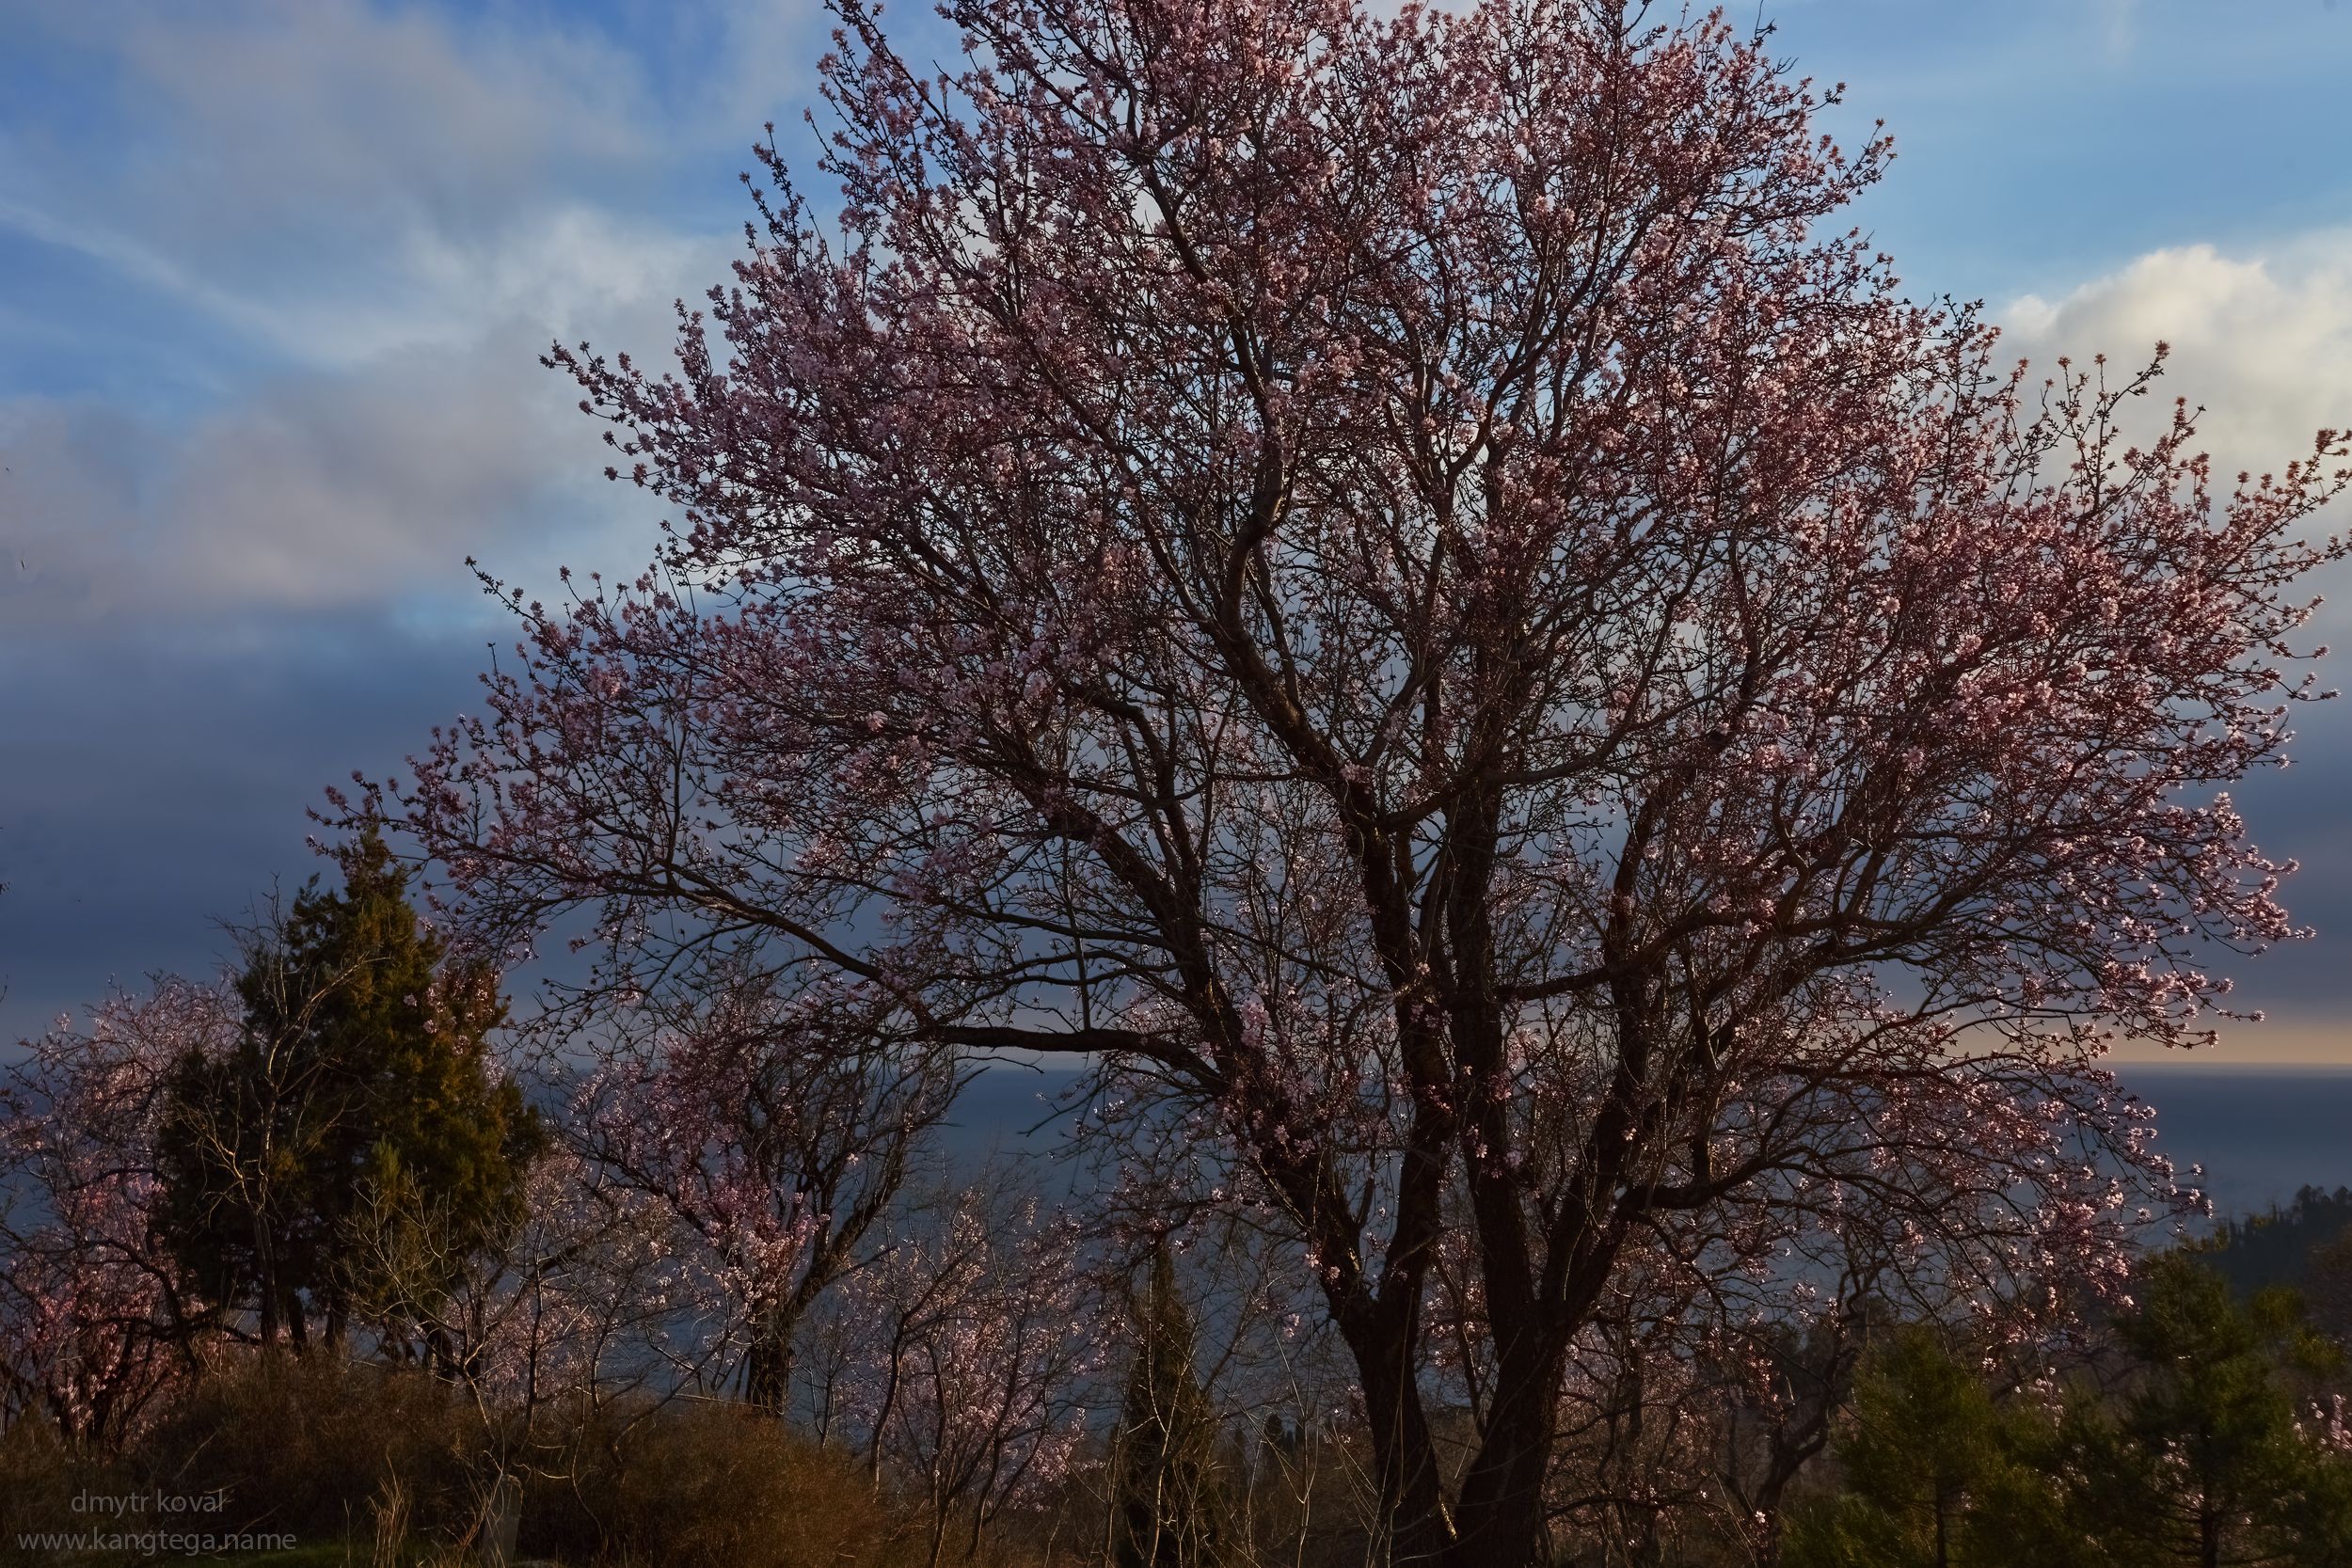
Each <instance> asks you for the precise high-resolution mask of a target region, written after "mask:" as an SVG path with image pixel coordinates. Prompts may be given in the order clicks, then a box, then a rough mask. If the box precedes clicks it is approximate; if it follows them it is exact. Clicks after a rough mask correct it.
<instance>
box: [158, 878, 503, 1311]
mask: <svg viewBox="0 0 2352 1568" xmlns="http://www.w3.org/2000/svg"><path fill="white" fill-rule="evenodd" d="M339 859H340V861H341V864H342V881H343V885H342V889H341V890H340V891H336V892H328V891H326V890H324V889H322V888H321V887H320V885H319V882H318V879H316V878H313V879H311V880H310V882H309V883H308V884H307V885H306V886H305V887H304V888H303V890H302V892H301V893H300V894H299V895H296V897H295V898H294V903H293V905H292V907H291V909H288V910H284V911H273V912H272V914H271V916H270V917H269V918H267V919H265V920H264V921H262V923H260V924H259V925H258V926H257V927H254V928H253V929H251V930H249V931H247V932H246V933H245V936H244V947H245V953H244V967H243V970H242V972H241V974H239V976H238V982H237V989H238V993H239V995H240V997H241V999H242V1000H243V1002H244V1005H245V1025H244V1030H243V1034H242V1037H241V1038H240V1039H239V1041H238V1044H237V1046H236V1048H235V1050H234V1051H232V1052H230V1053H227V1054H226V1055H222V1056H216V1057H207V1056H203V1055H199V1054H195V1053H191V1054H190V1055H188V1056H187V1057H185V1058H183V1060H182V1061H181V1062H180V1063H179V1064H178V1066H177V1068H176V1069H174V1071H173V1073H172V1077H171V1082H170V1085H169V1091H168V1096H167V1108H166V1112H165V1118H164V1126H163V1128H162V1133H161V1137H160V1139H159V1156H160V1160H159V1163H160V1165H161V1174H162V1178H163V1192H162V1200H161V1204H160V1206H159V1218H160V1222H161V1224H162V1226H163V1227H164V1230H165V1233H166V1234H167V1237H168V1238H169V1240H170V1242H171V1244H172V1247H173V1250H174V1251H175V1253H177V1255H178V1256H179V1259H180V1261H181V1263H182V1264H183V1266H184V1267H185V1268H187V1269H188V1270H189V1272H190V1275H191V1276H192V1277H193V1278H194V1279H195V1280H197V1281H198V1282H199V1284H200V1285H201V1286H202V1288H203V1289H204V1291H205V1292H206V1294H207V1295H208V1296H209V1297H210V1299H211V1300H212V1301H213V1302H214V1303H215V1306H216V1307H219V1308H220V1309H222V1310H224V1311H230V1312H235V1311H241V1310H244V1309H247V1308H249V1309H250V1310H251V1311H252V1313H253V1315H254V1320H255V1323H256V1328H257V1332H258V1335H259V1337H260V1338H261V1339H262V1341H263V1342H264V1343H277V1342H279V1341H280V1340H281V1339H282V1340H287V1341H291V1342H292V1343H293V1344H294V1346H295V1347H296V1348H300V1347H302V1346H303V1345H305V1344H307V1343H308V1342H309V1340H310V1332H311V1323H312V1320H313V1319H315V1320H316V1321H317V1325H318V1327H319V1329H320V1331H321V1332H323V1333H324V1335H325V1336H326V1338H327V1339H328V1341H329V1342H340V1341H341V1340H342V1338H343V1337H344V1334H345V1332H346V1330H347V1327H348V1324H349V1322H350V1318H351V1313H352V1307H353V1303H354V1301H355V1298H356V1297H357V1296H359V1295H364V1294H366V1293H367V1292H368V1291H370V1289H371V1287H372V1285H373V1282H372V1281H370V1280H369V1279H367V1278H366V1277H364V1265H363V1264H362V1263H361V1262H360V1261H359V1256H360V1254H359V1249H358V1248H356V1247H355V1246H354V1244H353V1243H354V1241H355V1235H354V1231H355V1227H357V1226H358V1225H359V1224H360V1223H361V1222H362V1217H363V1215H364V1216H365V1218H366V1221H367V1223H371V1224H376V1225H381V1224H383V1223H385V1216H387V1215H397V1216H406V1217H407V1218H406V1221H405V1223H411V1224H418V1225H422V1224H424V1223H426V1222H427V1220H428V1218H429V1220H430V1223H431V1224H432V1225H433V1226H434V1227H435V1229H436V1232H437V1239H438V1241H439V1243H440V1244H439V1245H438V1246H437V1249H436V1252H435V1255H436V1257H437V1259H439V1262H438V1264H437V1267H438V1268H439V1269H440V1270H441V1271H442V1272H443V1273H444V1274H446V1275H448V1278H447V1279H446V1280H444V1281H442V1282H441V1283H442V1284H443V1285H444V1287H445V1286H446V1284H448V1283H453V1279H454V1275H455V1271H456V1270H457V1269H458V1268H460V1267H462V1264H463V1259H464V1256H465V1255H466V1254H467V1253H468V1252H469V1251H470V1250H471V1249H472V1248H473V1247H475V1246H477V1245H478V1244H480V1243H482V1242H483V1241H485V1240H487V1239H489V1238H490V1237H491V1236H493V1235H494V1234H496V1233H497V1232H498V1231H499V1230H500V1229H501V1228H502V1227H507V1226H510V1225H512V1224H513V1223H514V1222H515V1221H516V1218H517V1213H518V1207H519V1202H520V1194H521V1188H522V1179H523V1173H524V1170H525V1168H526V1167H527V1165H528V1164H529V1162H530V1160H531V1158H532V1156H533V1155H534V1154H535V1152H536V1151H537V1149H538V1148H539V1146H540V1143H541V1141H542V1136H543V1134H542V1131H541V1129H540V1126H539V1122H538V1118H537V1117H536V1116H535V1114H534V1113H532V1111H531V1110H530V1109H529V1107H527V1106H526V1105H525V1104H524V1103H523V1101H522V1097H521V1094H520V1091H519V1090H518V1089H517V1088H516V1085H514V1084H513V1083H512V1082H511V1081H509V1080H506V1079H504V1078H502V1077H501V1076H500V1075H499V1074H497V1073H496V1072H495V1071H494V1070H493V1068H492V1065H491V1062H490V1060H489V1055H488V1044H487V1040H488V1036H489V1034H490V1032H491V1031H492V1030H493V1029H495V1028H497V1027H498V1025H499V1024H500V1023H501V1022H502V1021H503V1019H504V1017H505V1006H504V1003H503V1002H502V1000H501V998H500V996H499V994H498V987H497V976H496V975H495V974H493V973H492V972H490V971H489V970H487V969H485V968H484V967H482V966H479V965H477V964H474V963H471V962H469V961H466V960H461V959H458V958H453V957H452V956H451V955H450V954H449V952H448V951H447V946H446V943H445V942H443V941H442V939H441V938H440V937H439V936H438V934H437V933H435V932H434V931H432V930H430V929H429V928H427V927H424V926H423V925H421V923H420V921H419V920H418V918H417V913H416V911H415V909H414V908H413V907H412V906H411V905H410V904H409V902H408V897H407V888H408V878H407V873H406V871H405V868H403V867H402V866H400V865H399V864H398V863H396V862H394V861H393V859H392V857H391V853H390V851H389V848H387V847H386V846H385V844H384V843H383V841H382V839H381V838H380V837H379V836H377V835H376V834H375V833H373V832H367V833H363V834H361V835H359V836H358V838H356V839H355V840H354V841H353V842H352V843H351V844H350V845H348V846H347V847H345V848H344V849H343V850H342V853H341V854H340V856H339ZM415 1289H416V1282H414V1281H409V1282H404V1290H405V1291H409V1292H410V1293H412V1294H413V1292H414V1291H415Z"/></svg>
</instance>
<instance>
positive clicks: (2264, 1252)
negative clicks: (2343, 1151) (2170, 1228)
mask: <svg viewBox="0 0 2352 1568" xmlns="http://www.w3.org/2000/svg"><path fill="white" fill-rule="evenodd" d="M2347 1228H2352V1187H2338V1188H2337V1189H2336V1190H2335V1191H2334V1192H2332V1193H2331V1192H2327V1191H2324V1190H2322V1189H2320V1188H2318V1187H2305V1188H2303V1189H2302V1190H2301V1191H2300V1192H2297V1193H2296V1195H2295V1200H2294V1201H2293V1202H2291V1203H2288V1204H2286V1205H2284V1206H2283V1207H2282V1206H2280V1205H2279V1204H2275V1203H2274V1204H2272V1205H2271V1206H2270V1207H2269V1209H2268V1210H2266V1211H2265V1212H2262V1213H2258V1214H2249V1215H2247V1216H2245V1217H2243V1218H2238V1219H2231V1220H2225V1221H2224V1222H2222V1224H2221V1226H2220V1227H2219V1228H2217V1230H2215V1232H2214V1233H2213V1235H2212V1236H2210V1237H2209V1238H2207V1239H2206V1240H2204V1241H2202V1242H2201V1243H2198V1247H2199V1250H2200V1251H2201V1252H2203V1253H2205V1254H2206V1260H2207V1261H2208V1262H2210V1263H2211V1264H2213V1266H2214V1267H2215V1268H2217V1269H2218V1270H2219V1271H2220V1272H2221V1275H2222V1276H2223V1277H2224V1278H2226V1279H2228V1280H2229V1282H2230V1284H2231V1286H2232V1287H2233V1289H2234V1290H2236V1291H2237V1292H2238V1293H2239V1294H2241V1295H2250V1294H2252V1293H2253V1292H2254V1291H2258V1290H2261V1289H2262V1288H2263V1287H2265V1286H2266V1285H2291V1286H2294V1287H2296V1288H2297V1289H2298V1290H2299V1289H2301V1288H2302V1286H2303V1283H2304V1275H2305V1271H2306V1267H2307V1265H2308V1263H2309V1261H2310V1259H2311V1255H2312V1249H2314V1248H2316V1247H2320V1246H2324V1245H2326V1244H2327V1243H2329V1242H2332V1241H2334V1240H2335V1239H2336V1238H2337V1237H2339V1236H2341V1235H2343V1234H2344V1232H2345V1230H2346V1229H2347Z"/></svg>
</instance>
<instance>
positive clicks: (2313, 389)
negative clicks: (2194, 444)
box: [1999, 232, 2352, 475]
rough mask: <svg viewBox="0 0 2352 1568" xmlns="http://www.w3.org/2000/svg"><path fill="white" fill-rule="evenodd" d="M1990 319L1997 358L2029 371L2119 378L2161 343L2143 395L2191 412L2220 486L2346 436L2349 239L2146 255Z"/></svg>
mask: <svg viewBox="0 0 2352 1568" xmlns="http://www.w3.org/2000/svg"><path fill="white" fill-rule="evenodd" d="M1999 314H2000V319H2001V320H2002V321H2003V322H2004V323H2005V324H2006V325H2007V336H2006V337H2005V339H2004V340H2003V346H2004V347H2005V348H2010V349H2014V350H2015V351H2016V352H2017V353H2018V354H2019V355H2021V356H2028V357H2030V358H2032V359H2033V360H2034V361H2035V362H2036V363H2037V365H2046V364H2048V362H2049V361H2051V360H2052V359H2054V358H2056V357H2057V356H2058V355H2061V354H2066V355H2071V356H2073V357H2074V360H2075V362H2076V363H2077V365H2080V366H2088V365H2089V363H2090V356H2092V355H2093V354H2096V353H2105V354H2106V356H2107V361H2108V366H2109V369H2110V372H2116V371H2129V370H2132V369H2135V368H2137V366H2139V365H2141V364H2143V363H2144V362H2145V361H2146V359H2147V357H2148V356H2150V355H2151V354H2152V353H2153V350H2154V347H2155V345H2156V343H2157V342H2159V341H2164V342H2168V343H2169V344H2170V345H2171V348H2172V354H2171V357H2170V358H2169V361H2168V363H2167V366H2166V370H2165V374H2164V377H2163V379H2162V380H2161V381H2159V382H2158V383H2157V388H2156V389H2157V390H2158V391H2160V392H2163V393H2165V394H2167V397H2166V399H2165V402H2166V403H2167V404H2169V399H2170V397H2173V396H2179V397H2185V398H2187V399H2188V400H2189V403H2190V404H2191V405H2192V406H2196V405H2199V404H2202V405H2203V406H2204V408H2205V409H2206V413H2205V415H2204V417H2203V419H2202V420H2201V421H2200V429H2201V433H2202V435H2203V437H2204V445H2205V446H2206V448H2207V450H2209V451H2212V453H2213V454H2214V459H2215V463H2216V467H2217V470H2218V471H2219V472H2220V473H2222V474H2225V475H2226V474H2230V473H2233V472H2234V471H2235V470H2236V469H2238V468H2240V467H2244V468H2249V469H2251V470H2254V471H2256V472H2261V471H2264V470H2265V469H2269V470H2275V469H2277V468H2278V467H2281V466H2283V465H2284V464H2285V463H2286V462H2287V461H2289V460H2290V459H2293V458H2297V457H2303V456H2308V455H2309V454H2310V451H2311V447H2312V435H2313V434H2314V433H2315V432H2316V431H2318V430H2321V429H2323V428H2325V429H2331V430H2344V429H2347V428H2352V234H2348V233H2333V232H2330V233H2321V234H2313V235H2310V236H2307V237H2305V238H2302V239H2300V240H2297V241H2295V242H2293V243H2291V244H2287V245H2279V246H2276V247H2273V248H2270V249H2266V250H2257V251H2249V252H2245V253H2242V254H2238V255H2230V254H2225V253H2224V252H2222V251H2220V250H2217V249H2216V248H2215V247H2214V246H2212V245H2182V246H2177V247H2173V248H2169V249H2165V250H2158V251H2153V252H2151V253H2150V254H2148V255H2145V256H2142V257H2140V258H2139V259H2138V260H2137V261H2133V262H2131V263H2130V264H2129V265H2128V266H2125V267H2123V268H2122V269H2121V270H2120V271H2117V272H2114V273H2111V274H2109V275H2107V276H2106V277H2100V278H2096V279H2094V280H2092V281H2090V282H2089V283H2086V284H2083V285H2082V286H2081V287H2079V288H2076V289H2074V290H2072V291H2070V292H2068V293H2065V294H2062V295H2060V296H2058V298H2056V299H2055V300H2053V299H2047V298H2044V297H2042V296H2040V295H2035V294H2027V295H2025V296H2024V297H2022V298H2020V299H2017V300H2015V301H2013V302H2011V303H2010V305H2009V306H2008V307H2007V308H2006V309H2003V310H2002V311H2001V312H1999ZM2152 401H2153V400H2152Z"/></svg>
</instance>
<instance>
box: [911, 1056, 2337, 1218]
mask: <svg viewBox="0 0 2352 1568" xmlns="http://www.w3.org/2000/svg"><path fill="white" fill-rule="evenodd" d="M2117 1072H2118V1074H2119V1075H2120V1076H2121V1077H2122V1080H2123V1082H2124V1084H2125V1085H2126V1086H2127V1087H2129V1088H2130V1089H2131V1090H2132V1092H2134V1093H2135V1094H2137V1095H2138V1096H2140V1097H2141V1098H2142V1099H2144V1100H2146V1101H2148V1102H2149V1103H2150V1104H2151V1105H2153V1106H2154V1107H2155V1108H2156V1127H2157V1132H2158V1144H2159V1147H2160V1148H2163V1149H2164V1150H2165V1152H2166V1153H2168V1154H2169V1155H2170V1156H2171V1157H2172V1159H2173V1162H2174V1163H2175V1164H2177V1165H2179V1166H2180V1167H2181V1169H2182V1170H2183V1171H2186V1169H2187V1167H2188V1166H2189V1164H2191V1163H2192V1162H2195V1163H2198V1164H2203V1165H2204V1167H2205V1179H2204V1182H2203V1185H2204V1187H2205V1190H2206V1191H2207V1192H2208V1193H2210V1194H2212V1195H2213V1200H2214V1206H2215V1208H2216V1209H2217V1211H2219V1212H2222V1213H2225V1214H2226V1213H2246V1212H2256V1211H2260V1210H2262V1209H2265V1208H2267V1207H2268V1206H2269V1205H2271V1204H2272V1203H2283V1202H2285V1201H2286V1200H2287V1199H2289V1198H2291V1197H2293V1196H2295V1191H2296V1188H2298V1187H2301V1186H2304V1185H2306V1184H2309V1185H2312V1186H2315V1187H2324V1188H2328V1189H2333V1188H2335V1187H2337V1186H2339V1185H2343V1186H2352V1067H2344V1068H2305V1067H2296V1068H2285V1067H2258V1066H2247V1065H2243V1064H2239V1065H2222V1064H2218V1063H2216V1064H2206V1063H2171V1062H2167V1063H2151V1064H2144V1065H2143V1064H2131V1065H2125V1066H2122V1067H2119V1068H2118V1069H2117ZM1071 1076H1072V1075H1071V1074H1069V1073H1068V1072H1058V1071H1057V1072H1030V1071H1025V1070H1019V1069H994V1070H992V1071H989V1072H986V1073H983V1074H982V1075H981V1076H980V1079H979V1081H978V1082H977V1083H975V1084H974V1085H972V1088H971V1089H970V1090H969V1091H968V1092H967V1093H966V1095H965V1097H964V1099H963V1100H962V1101H961V1103H960V1104H959V1106H958V1108H957V1112H958V1114H957V1117H956V1124H955V1126H954V1127H953V1128H951V1129H950V1130H949V1132H948V1137H947V1140H946V1141H947V1146H948V1148H949V1149H950V1151H951V1158H953V1159H955V1160H956V1161H957V1162H958V1163H959V1164H961V1163H963V1162H965V1161H976V1160H978V1159H982V1158H985V1157H986V1156H988V1155H989V1154H990V1153H992V1152H994V1153H997V1154H1000V1155H1010V1154H1018V1153H1024V1152H1043V1151H1044V1150H1046V1149H1048V1148H1051V1147H1053V1146H1054V1145H1055V1144H1056V1143H1057V1142H1058V1141H1059V1135H1060V1133H1061V1132H1063V1130H1064V1129H1066V1128H1067V1126H1068V1125H1069V1123H1068V1120H1067V1119H1066V1118H1056V1117H1055V1116H1054V1112H1055V1107H1054V1104H1053V1101H1054V1097H1055V1096H1056V1095H1057V1094H1058V1093H1059V1092H1060V1091H1061V1090H1062V1089H1063V1088H1064V1087H1066V1086H1067V1085H1068V1084H1069V1083H1070V1080H1071ZM1041 1122H1045V1123H1047V1125H1044V1126H1042V1127H1040V1126H1039V1125H1038V1124H1039V1123H1041ZM1070 1174H1071V1175H1074V1174H1075V1173H1070Z"/></svg>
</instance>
